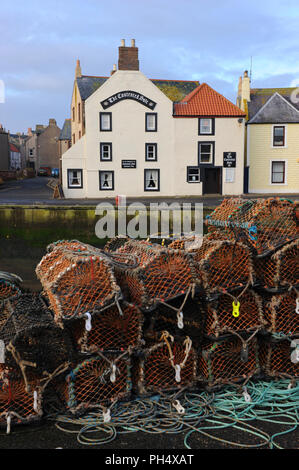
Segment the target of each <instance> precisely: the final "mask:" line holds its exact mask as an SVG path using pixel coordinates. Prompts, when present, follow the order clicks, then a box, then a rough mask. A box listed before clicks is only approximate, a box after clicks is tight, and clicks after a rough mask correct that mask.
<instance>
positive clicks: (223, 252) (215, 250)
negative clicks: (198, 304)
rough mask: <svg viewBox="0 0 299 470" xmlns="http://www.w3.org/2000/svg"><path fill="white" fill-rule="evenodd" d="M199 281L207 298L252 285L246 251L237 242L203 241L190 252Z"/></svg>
mask: <svg viewBox="0 0 299 470" xmlns="http://www.w3.org/2000/svg"><path fill="white" fill-rule="evenodd" d="M193 257H194V262H195V267H196V273H197V278H198V281H199V282H201V283H202V284H203V287H204V288H205V289H206V291H207V292H208V294H219V293H223V292H227V291H231V290H234V289H237V288H240V287H244V286H246V285H250V284H253V282H254V271H253V264H252V256H251V252H250V250H249V248H248V247H247V246H246V245H244V244H243V243H240V242H231V241H211V240H209V241H205V242H204V243H203V245H202V246H201V247H200V248H199V249H196V250H194V251H193Z"/></svg>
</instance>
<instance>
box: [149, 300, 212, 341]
mask: <svg viewBox="0 0 299 470" xmlns="http://www.w3.org/2000/svg"><path fill="white" fill-rule="evenodd" d="M184 298H185V296H181V297H178V298H177V299H175V300H172V301H170V302H169V303H167V304H164V303H159V304H158V305H157V307H156V308H155V310H154V311H153V312H152V313H151V316H150V318H149V321H148V326H147V328H146V330H145V332H144V335H145V337H146V338H148V339H151V340H155V341H158V340H159V339H160V338H161V335H162V332H163V331H168V332H169V333H170V334H171V335H172V336H174V337H186V336H189V337H190V339H191V340H192V343H193V345H194V346H195V345H196V346H199V345H200V343H201V341H202V337H203V332H204V324H205V319H206V303H205V300H204V299H203V298H200V297H196V298H194V299H192V298H188V299H187V301H186V302H185V304H184V305H183V307H182V304H183V302H184Z"/></svg>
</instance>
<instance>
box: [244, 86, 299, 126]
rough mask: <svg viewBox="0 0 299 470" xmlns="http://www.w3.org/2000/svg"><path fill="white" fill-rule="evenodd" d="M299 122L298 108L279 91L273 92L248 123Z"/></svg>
mask: <svg viewBox="0 0 299 470" xmlns="http://www.w3.org/2000/svg"><path fill="white" fill-rule="evenodd" d="M292 122H293V123H299V110H298V109H297V108H295V107H294V105H293V103H290V102H289V101H288V100H286V99H285V98H284V97H282V96H281V95H280V94H279V93H277V92H276V93H274V94H273V95H272V96H271V97H270V98H269V99H268V100H267V101H266V103H265V104H264V105H263V106H262V107H261V108H260V109H259V111H258V112H257V113H256V114H255V115H254V116H253V117H252V118H251V119H250V121H249V124H265V123H269V124H283V123H292Z"/></svg>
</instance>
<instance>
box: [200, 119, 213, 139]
mask: <svg viewBox="0 0 299 470" xmlns="http://www.w3.org/2000/svg"><path fill="white" fill-rule="evenodd" d="M202 119H210V120H211V121H212V127H211V132H209V133H208V134H207V133H206V132H201V131H200V121H201V120H202ZM198 135H215V118H212V117H210V116H206V117H204V116H201V117H200V118H198Z"/></svg>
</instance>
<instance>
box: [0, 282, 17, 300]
mask: <svg viewBox="0 0 299 470" xmlns="http://www.w3.org/2000/svg"><path fill="white" fill-rule="evenodd" d="M19 295H21V290H20V288H19V287H18V286H17V285H16V284H14V283H13V282H9V281H7V280H4V279H0V302H3V301H4V300H8V299H15V298H17V297H18V296H19Z"/></svg>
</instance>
